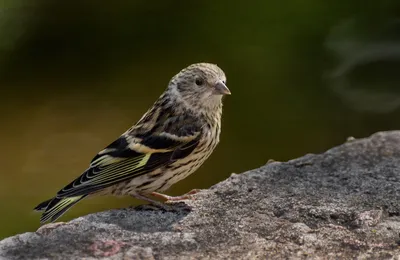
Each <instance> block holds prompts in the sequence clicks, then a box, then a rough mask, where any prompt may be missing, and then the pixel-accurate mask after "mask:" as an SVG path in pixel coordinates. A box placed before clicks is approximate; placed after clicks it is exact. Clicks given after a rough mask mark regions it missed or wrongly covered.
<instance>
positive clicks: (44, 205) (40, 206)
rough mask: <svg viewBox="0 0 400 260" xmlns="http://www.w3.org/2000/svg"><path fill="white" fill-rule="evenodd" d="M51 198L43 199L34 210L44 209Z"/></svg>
mask: <svg viewBox="0 0 400 260" xmlns="http://www.w3.org/2000/svg"><path fill="white" fill-rule="evenodd" d="M52 200H53V198H51V199H49V200H46V201H43V202H42V203H40V204H39V205H37V206H36V207H35V208H34V210H36V211H46V208H47V206H48V205H49V203H50V202H51V201H52Z"/></svg>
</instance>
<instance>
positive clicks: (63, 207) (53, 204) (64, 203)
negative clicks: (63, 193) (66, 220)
mask: <svg viewBox="0 0 400 260" xmlns="http://www.w3.org/2000/svg"><path fill="white" fill-rule="evenodd" d="M86 196H87V195H80V196H76V197H67V198H57V197H55V198H53V199H52V200H51V201H45V202H48V203H47V206H46V209H45V212H44V213H43V214H42V216H41V217H40V223H42V224H43V223H44V222H47V221H49V220H50V222H54V221H55V220H57V219H58V218H59V217H61V215H62V214H64V213H65V212H66V211H67V210H68V209H70V208H71V207H72V206H74V205H75V204H76V203H78V202H79V201H80V200H82V199H83V198H85V197H86ZM45 202H42V203H41V204H39V205H38V206H37V207H36V208H40V209H42V208H43V207H40V206H42V204H45ZM36 208H35V209H36Z"/></svg>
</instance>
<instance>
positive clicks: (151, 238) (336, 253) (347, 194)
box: [0, 131, 400, 259]
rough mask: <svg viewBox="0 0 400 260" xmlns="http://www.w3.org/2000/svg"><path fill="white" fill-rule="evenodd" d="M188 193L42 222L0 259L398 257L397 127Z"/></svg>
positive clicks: (8, 242) (7, 242) (0, 248)
mask: <svg viewBox="0 0 400 260" xmlns="http://www.w3.org/2000/svg"><path fill="white" fill-rule="evenodd" d="M195 198H196V200H191V201H186V204H183V203H180V204H177V205H175V206H174V210H172V211H162V210H160V209H154V208H151V207H148V206H147V207H146V206H142V207H138V208H128V209H120V210H110V211H106V212H100V213H96V214H91V215H88V216H84V217H80V218H77V219H75V220H73V221H70V222H68V223H56V224H50V225H47V226H43V227H42V228H40V229H39V230H38V231H37V232H35V233H25V234H21V235H17V236H14V237H10V238H6V239H4V240H3V241H1V242H0V259H82V258H83V259H266V258H268V259H393V258H394V259H398V257H399V256H400V247H399V244H400V237H399V234H400V132H398V131H395V132H382V133H377V134H375V135H373V136H372V137H370V138H366V139H360V140H352V141H349V142H347V143H345V144H343V145H341V146H339V147H336V148H333V149H331V150H329V151H327V152H325V153H323V154H317V155H314V154H309V155H306V156H304V157H301V158H299V159H295V160H291V161H288V162H270V163H268V164H267V165H265V166H263V167H261V168H259V169H255V170H251V171H248V172H245V173H242V174H240V175H236V174H233V175H232V176H231V177H230V178H229V179H227V180H225V181H223V182H221V183H219V184H217V185H215V186H213V187H211V188H210V189H209V190H204V191H202V192H200V193H199V194H197V195H196V196H195ZM186 205H187V206H186Z"/></svg>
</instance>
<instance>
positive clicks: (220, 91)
mask: <svg viewBox="0 0 400 260" xmlns="http://www.w3.org/2000/svg"><path fill="white" fill-rule="evenodd" d="M214 88H215V89H214V93H215V94H216V95H230V94H231V91H230V90H229V88H228V87H227V86H226V85H225V83H224V82H222V80H220V81H218V82H217V83H216V84H215V86H214Z"/></svg>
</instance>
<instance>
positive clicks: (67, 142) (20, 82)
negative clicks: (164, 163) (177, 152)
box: [0, 0, 400, 238]
mask: <svg viewBox="0 0 400 260" xmlns="http://www.w3.org/2000/svg"><path fill="white" fill-rule="evenodd" d="M399 7H400V4H399V2H398V1H395V0H392V1H385V0H384V1H336V0H335V1H333V0H328V1H316V0H302V1H298V0H287V1H270V0H258V1H247V2H243V1H228V0H221V1H170V0H163V1H150V0H141V1H134V0H132V1H118V0H117V1H111V2H110V1H78V0H69V1H44V0H42V1H41V0H35V1H31V0H0V86H1V88H0V91H1V95H0V101H1V103H0V108H1V114H0V117H1V121H0V122H1V127H0V144H1V149H0V158H1V159H0V160H1V161H0V162H1V166H2V167H1V171H0V210H1V214H0V223H1V228H0V238H2V237H6V236H10V235H12V234H15V233H20V232H26V231H34V230H35V229H37V228H38V226H39V215H38V214H35V213H33V212H32V208H33V207H34V206H36V204H37V203H39V202H41V201H43V200H45V199H47V198H49V197H51V196H53V195H54V194H55V192H57V191H58V190H59V189H60V188H61V187H62V186H63V185H65V184H67V183H68V182H70V181H71V180H72V179H73V178H75V177H76V176H78V175H79V174H80V173H81V172H82V171H83V170H84V169H85V168H86V167H87V165H88V162H89V161H90V160H91V158H92V157H93V156H94V155H95V154H96V153H97V151H99V150H100V149H102V148H103V147H104V146H106V145H108V144H109V143H110V142H111V141H113V140H114V139H115V138H116V137H117V136H119V135H120V134H121V133H123V132H124V131H125V130H126V129H127V128H128V127H129V126H130V125H131V124H133V123H134V122H136V120H138V119H139V118H140V117H141V115H142V114H143V113H144V112H145V111H146V110H147V109H148V108H149V107H150V106H151V105H152V103H153V102H154V101H155V100H156V98H157V97H158V96H159V95H160V94H161V93H162V91H163V90H164V89H165V88H166V86H167V83H168V81H169V79H170V78H171V77H172V76H173V75H174V74H175V73H177V72H178V71H179V70H180V69H181V68H183V67H185V66H187V65H189V64H191V63H194V62H199V61H208V62H213V63H217V64H218V65H219V66H220V67H222V68H223V69H224V70H225V72H226V74H227V77H228V81H227V84H228V86H229V88H230V89H231V91H232V96H229V97H227V98H226V99H225V106H224V117H223V131H222V137H221V143H220V145H219V147H218V148H217V150H216V151H215V153H214V154H213V156H212V157H211V158H210V159H209V160H208V161H207V163H206V164H205V165H204V166H203V167H202V168H201V169H200V170H199V171H198V172H197V173H195V174H193V175H192V176H190V177H188V178H187V179H185V180H184V181H182V182H180V183H178V184H176V185H175V186H173V188H171V189H170V190H169V191H168V193H169V194H171V195H179V194H182V193H185V192H187V191H189V190H191V189H193V188H208V187H210V186H211V185H213V184H215V183H217V182H219V181H222V180H224V179H226V178H227V177H228V176H229V175H230V174H231V173H233V172H234V173H240V172H243V171H246V170H250V169H252V168H256V167H259V166H261V165H263V164H265V163H266V162H267V160H268V159H270V158H273V159H275V160H280V161H284V160H289V159H292V158H295V157H298V156H302V155H304V154H306V153H319V152H323V151H325V150H327V149H329V148H330V147H332V146H334V145H338V144H341V143H343V142H344V141H345V140H346V138H347V137H348V136H354V137H356V138H358V137H366V136H368V135H370V134H372V133H374V132H376V131H381V130H392V129H399V128H400V110H399V109H398V107H399V106H400V88H399V83H400V73H399V71H400V70H399V69H400V20H399V19H398V15H399V14H400V9H399ZM139 203H141V202H139V201H137V200H134V199H131V198H125V199H121V198H104V197H103V198H96V199H90V200H85V201H83V202H81V203H79V204H78V205H77V206H75V207H74V208H73V209H72V210H70V211H69V212H68V213H67V214H66V215H64V216H63V217H62V219H61V220H63V221H66V220H69V219H71V218H74V217H77V216H80V215H83V214H87V213H91V212H95V211H100V210H106V209H109V208H118V207H126V206H130V205H137V204H139Z"/></svg>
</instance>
